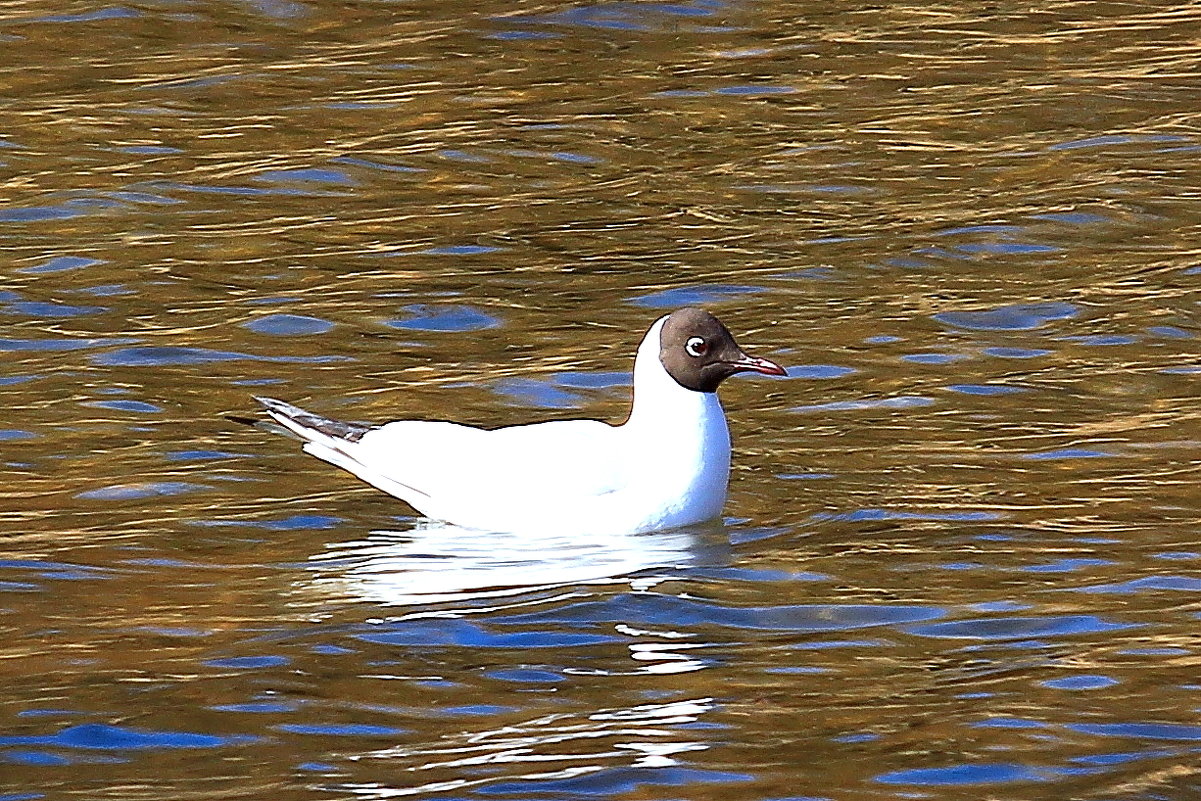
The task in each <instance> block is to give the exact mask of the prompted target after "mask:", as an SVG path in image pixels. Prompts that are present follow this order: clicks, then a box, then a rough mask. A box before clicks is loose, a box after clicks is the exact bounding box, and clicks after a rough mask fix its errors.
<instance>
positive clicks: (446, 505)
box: [259, 310, 783, 536]
mask: <svg viewBox="0 0 1201 801" xmlns="http://www.w3.org/2000/svg"><path fill="white" fill-rule="evenodd" d="M693 311H699V310H693ZM677 314H678V312H677ZM701 314H705V313H704V312H701ZM668 319H669V317H663V318H660V319H659V320H657V321H656V322H655V323H654V324H653V325H652V326H651V328H650V330H649V331H648V332H647V334H646V336H645V337H644V338H643V340H642V343H641V345H640V346H639V348H638V353H637V356H636V358H635V362H634V403H633V408H632V410H631V413H630V417H629V419H628V420H627V421H626V422H625V423H624V424H622V425H618V426H612V425H609V424H607V423H603V422H600V421H597V420H570V421H554V422H545V423H535V424H532V425H519V426H510V427H507V428H500V429H496V430H485V429H480V428H474V427H471V426H465V425H459V424H456V423H447V422H423V421H416V420H402V421H399V422H394V423H388V424H387V425H384V426H381V427H379V428H371V429H366V428H362V427H355V426H347V425H346V424H340V423H336V422H334V421H327V420H325V419H324V418H320V417H317V416H315V415H312V414H310V413H308V412H305V411H304V410H302V409H299V408H297V407H295V406H292V405H290V404H287V403H284V402H282V401H278V400H274V399H270V398H260V399H259V400H260V401H261V402H262V403H263V404H264V405H265V406H266V407H267V410H268V412H269V413H270V414H271V416H272V417H273V418H274V419H275V420H276V421H278V422H279V423H280V424H282V425H284V426H285V427H287V428H288V429H289V430H291V431H292V432H294V433H295V434H297V435H298V436H300V437H301V438H302V439H303V440H305V444H304V450H305V451H306V452H308V453H310V454H312V455H313V456H316V457H318V458H320V459H324V460H325V461H327V462H330V463H331V464H335V465H337V466H338V467H341V468H343V469H345V470H348V471H349V472H351V473H353V474H354V475H356V476H358V477H359V478H361V479H362V480H364V481H366V482H367V483H368V484H371V485H372V486H375V487H377V488H379V489H381V490H383V491H384V492H387V493H389V494H391V495H394V496H396V497H398V498H401V499H402V500H404V501H406V502H407V503H408V504H409V505H411V506H412V507H414V508H415V509H417V510H418V511H419V512H421V513H422V514H424V515H426V516H428V517H431V518H434V519H437V520H443V521H446V522H449V523H453V524H455V525H458V526H463V527H467V528H473V529H484V530H491V531H508V532H530V533H541V534H545V533H574V534H576V535H579V536H603V535H605V534H617V533H625V534H629V533H639V532H645V531H651V530H657V529H665V528H673V527H677V526H684V525H689V524H692V523H697V522H700V521H703V520H708V519H711V518H714V517H717V516H718V515H719V514H720V513H721V509H722V506H723V504H724V503H725V499H726V485H727V481H728V478H729V470H730V436H729V430H728V428H727V426H726V418H725V414H724V412H723V411H722V407H721V403H720V402H719V401H718V399H717V394H716V392H712V391H709V392H702V391H695V390H692V389H687V388H685V387H684V386H682V385H681V384H680V383H679V382H678V380H677V379H676V378H673V376H672V375H671V374H670V373H669V371H668V368H667V367H666V366H665V364H664V356H663V352H664V349H665V348H666V347H667V343H665V342H664V341H663V334H662V329H663V326H664V323H665V321H667V320H668ZM711 319H713V321H714V322H715V323H716V322H717V321H716V318H711ZM717 325H718V326H720V325H721V324H720V323H717ZM721 328H722V330H723V331H724V330H725V329H724V326H722V327H721ZM726 335H727V336H728V332H726ZM730 343H731V344H733V340H732V338H731V339H730ZM734 348H735V349H736V350H737V346H736V345H735V346H734ZM737 352H738V354H739V355H740V356H741V357H742V360H743V361H741V362H737V364H740V365H741V366H740V367H738V368H736V369H732V370H730V372H731V373H732V372H737V371H738V370H757V371H759V372H765V373H772V374H783V370H782V369H781V368H779V367H778V366H776V365H774V364H772V363H771V362H768V361H766V360H763V359H750V357H747V356H746V355H745V354H743V353H742V352H741V351H737ZM723 364H735V362H730V361H726V362H723ZM719 380H720V379H719Z"/></svg>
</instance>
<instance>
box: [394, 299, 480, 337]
mask: <svg viewBox="0 0 1201 801" xmlns="http://www.w3.org/2000/svg"><path fill="white" fill-rule="evenodd" d="M401 311H403V312H404V313H405V314H406V316H405V317H404V318H401V319H397V320H386V321H385V322H384V325H387V326H389V327H390V328H399V329H404V330H407V331H435V332H441V331H454V332H464V331H482V330H484V329H486V328H496V327H497V326H499V325H500V324H501V321H500V319H499V318H497V317H493V316H492V315H491V314H487V313H486V312H482V311H480V310H479V309H476V308H473V307H471V306H430V305H425V304H418V305H414V306H405V307H404V308H403V309H402V310H401Z"/></svg>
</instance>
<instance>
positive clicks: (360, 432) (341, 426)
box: [254, 395, 375, 442]
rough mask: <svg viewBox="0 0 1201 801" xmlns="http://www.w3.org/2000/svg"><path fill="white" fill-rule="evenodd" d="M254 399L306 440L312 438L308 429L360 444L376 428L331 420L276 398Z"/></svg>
mask: <svg viewBox="0 0 1201 801" xmlns="http://www.w3.org/2000/svg"><path fill="white" fill-rule="evenodd" d="M254 399H255V400H256V401H258V402H259V403H261V404H263V406H264V407H265V408H266V409H267V411H268V412H270V413H271V416H272V417H274V418H275V419H276V420H278V421H279V422H280V423H282V424H283V425H284V426H286V427H287V428H288V429H290V430H291V431H292V432H293V433H295V434H297V435H298V436H300V437H303V438H305V439H310V438H311V437H309V436H307V435H306V434H305V429H308V430H311V431H316V432H318V433H321V434H324V435H325V436H327V437H333V438H334V439H343V440H346V441H348V442H358V441H359V440H361V439H362V438H363V437H364V435H366V434H367V432H369V431H371V430H373V429H374V428H375V427H374V426H368V425H363V424H362V423H343V422H342V421H341V420H331V419H329V418H328V417H322V416H321V415H319V414H313V413H312V412H306V411H305V410H304V409H301V408H300V407H299V406H293V405H292V404H290V403H284V402H283V401H281V400H276V399H275V398H261V397H259V396H257V395H256V396H255V398H254Z"/></svg>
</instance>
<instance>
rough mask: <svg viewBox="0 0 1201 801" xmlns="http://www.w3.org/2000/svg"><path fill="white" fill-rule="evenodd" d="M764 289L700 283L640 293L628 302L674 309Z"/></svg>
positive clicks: (749, 293) (655, 307) (647, 306)
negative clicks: (644, 293)
mask: <svg viewBox="0 0 1201 801" xmlns="http://www.w3.org/2000/svg"><path fill="white" fill-rule="evenodd" d="M766 291H767V289H766V288H765V287H761V286H749V285H742V284H702V285H697V286H682V287H675V288H673V289H663V290H660V291H658V292H651V293H650V294H647V295H640V296H638V297H636V298H633V299H631V300H630V303H632V304H634V305H635V306H642V307H645V308H650V309H675V308H679V307H681V306H704V305H706V304H710V303H717V302H719V301H721V300H722V299H724V298H728V297H737V296H739V295H751V294H757V293H759V292H766Z"/></svg>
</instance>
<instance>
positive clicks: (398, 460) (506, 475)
mask: <svg viewBox="0 0 1201 801" xmlns="http://www.w3.org/2000/svg"><path fill="white" fill-rule="evenodd" d="M616 439H617V437H615V435H614V429H613V427H612V426H609V425H606V424H605V423H601V422H598V421H595V420H570V421H555V422H549V423H535V424H533V425H524V426H511V427H508V428H499V429H495V430H492V431H487V430H483V429H479V428H472V427H470V426H462V425H457V424H455V423H427V422H419V421H407V420H406V421H401V422H396V423H389V424H388V425H386V426H383V427H382V428H379V429H375V430H373V431H371V432H369V433H368V434H366V435H365V436H364V437H363V439H362V440H361V441H360V443H359V447H358V448H357V449H356V453H357V454H358V458H359V459H360V460H361V461H363V462H364V463H365V464H368V465H370V466H371V467H373V468H374V469H376V470H378V471H379V472H381V473H383V474H385V475H387V476H389V477H391V478H393V479H395V480H398V481H401V482H403V483H405V484H408V485H411V486H413V487H415V488H417V489H420V490H422V491H423V492H425V493H426V494H427V495H429V496H430V497H432V498H435V499H439V500H444V501H446V502H448V503H456V502H458V501H459V499H462V498H463V497H464V496H467V497H473V498H476V499H483V498H490V499H493V500H494V501H500V500H502V499H506V498H508V499H512V501H514V502H519V501H520V500H521V499H522V498H528V499H536V498H538V497H544V496H546V495H550V494H554V495H557V496H565V495H566V496H592V495H602V494H605V493H608V492H612V491H613V490H614V489H616V488H617V487H619V486H620V485H621V483H622V480H623V478H624V473H623V470H622V463H621V459H620V453H619V452H618V449H617V447H616V442H615V440H616Z"/></svg>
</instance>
